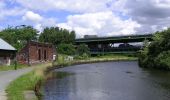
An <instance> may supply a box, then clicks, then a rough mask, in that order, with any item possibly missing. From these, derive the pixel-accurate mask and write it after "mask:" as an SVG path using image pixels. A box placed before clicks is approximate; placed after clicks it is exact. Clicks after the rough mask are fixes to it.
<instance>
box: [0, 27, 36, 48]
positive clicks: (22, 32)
mask: <svg viewBox="0 0 170 100" xmlns="http://www.w3.org/2000/svg"><path fill="white" fill-rule="evenodd" d="M37 33H38V31H37V30H36V29H34V28H33V27H31V26H25V25H23V26H17V27H8V28H7V29H4V30H2V31H1V32H0V38H2V39H4V40H5V41H7V42H8V43H9V44H11V45H12V46H14V47H15V48H16V49H18V50H19V49H21V48H22V47H23V46H24V44H25V43H26V42H27V41H29V40H36V39H37Z"/></svg>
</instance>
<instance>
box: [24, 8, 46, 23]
mask: <svg viewBox="0 0 170 100" xmlns="http://www.w3.org/2000/svg"><path fill="white" fill-rule="evenodd" d="M22 19H23V20H29V21H33V22H40V21H42V20H43V18H42V17H41V16H40V15H39V14H37V13H34V12H32V11H27V12H26V13H25V15H24V16H23V17H22Z"/></svg>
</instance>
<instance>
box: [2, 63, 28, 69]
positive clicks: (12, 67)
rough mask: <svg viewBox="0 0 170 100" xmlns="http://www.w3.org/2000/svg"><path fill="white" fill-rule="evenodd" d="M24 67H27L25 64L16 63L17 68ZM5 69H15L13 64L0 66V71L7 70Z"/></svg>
mask: <svg viewBox="0 0 170 100" xmlns="http://www.w3.org/2000/svg"><path fill="white" fill-rule="evenodd" d="M25 67H28V66H27V65H21V64H18V65H17V69H21V68H25ZM7 70H15V65H14V64H13V65H10V66H5V65H3V66H0V71H7Z"/></svg>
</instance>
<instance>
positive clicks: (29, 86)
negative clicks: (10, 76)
mask: <svg viewBox="0 0 170 100" xmlns="http://www.w3.org/2000/svg"><path fill="white" fill-rule="evenodd" d="M49 66H50V64H49V63H48V64H42V65H36V66H35V67H36V68H35V69H34V70H33V71H31V72H29V73H27V74H25V75H22V76H21V77H19V78H17V79H16V80H14V81H13V82H11V83H10V85H9V86H8V87H7V89H6V92H7V96H8V100H25V98H24V94H23V93H24V91H26V90H31V91H34V88H35V85H36V83H37V82H38V81H40V80H43V78H44V71H45V69H46V68H47V67H49Z"/></svg>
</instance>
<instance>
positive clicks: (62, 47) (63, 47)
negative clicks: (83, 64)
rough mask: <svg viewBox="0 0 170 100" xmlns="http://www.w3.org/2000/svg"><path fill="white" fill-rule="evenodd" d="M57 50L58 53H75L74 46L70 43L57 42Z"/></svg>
mask: <svg viewBox="0 0 170 100" xmlns="http://www.w3.org/2000/svg"><path fill="white" fill-rule="evenodd" d="M57 50H58V52H59V53H60V54H66V55H74V54H75V51H76V50H75V47H74V45H72V44H59V45H58V46H57Z"/></svg>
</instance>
